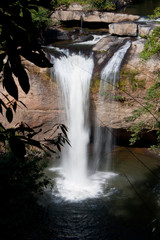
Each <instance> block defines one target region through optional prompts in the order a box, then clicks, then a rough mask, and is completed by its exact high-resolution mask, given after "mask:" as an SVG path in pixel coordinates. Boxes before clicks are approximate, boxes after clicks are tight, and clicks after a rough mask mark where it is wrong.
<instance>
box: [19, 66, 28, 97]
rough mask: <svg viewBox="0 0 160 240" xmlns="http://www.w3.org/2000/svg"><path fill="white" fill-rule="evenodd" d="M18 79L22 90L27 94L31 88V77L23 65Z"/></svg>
mask: <svg viewBox="0 0 160 240" xmlns="http://www.w3.org/2000/svg"><path fill="white" fill-rule="evenodd" d="M18 81H19V84H20V86H21V88H22V90H23V91H24V92H25V93H26V94H27V93H28V92H29V90H30V84H29V78H28V75H27V73H26V71H25V70H24V68H23V67H22V66H20V67H19V71H18Z"/></svg>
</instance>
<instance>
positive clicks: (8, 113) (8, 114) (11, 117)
mask: <svg viewBox="0 0 160 240" xmlns="http://www.w3.org/2000/svg"><path fill="white" fill-rule="evenodd" d="M6 118H7V120H8V122H9V123H11V122H12V120H13V112H12V109H11V108H10V107H9V108H7V110H6Z"/></svg>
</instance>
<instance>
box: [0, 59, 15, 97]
mask: <svg viewBox="0 0 160 240" xmlns="http://www.w3.org/2000/svg"><path fill="white" fill-rule="evenodd" d="M3 87H4V88H5V89H6V91H7V92H8V93H9V94H10V95H11V96H12V97H13V98H15V99H16V100H18V88H17V86H16V84H15V81H14V79H13V77H12V71H11V68H10V67H9V64H8V62H7V63H6V64H5V66H4V80H3Z"/></svg>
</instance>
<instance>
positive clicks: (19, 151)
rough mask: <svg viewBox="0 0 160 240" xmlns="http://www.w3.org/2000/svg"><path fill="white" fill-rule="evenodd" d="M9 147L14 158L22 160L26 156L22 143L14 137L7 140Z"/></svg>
mask: <svg viewBox="0 0 160 240" xmlns="http://www.w3.org/2000/svg"><path fill="white" fill-rule="evenodd" d="M9 145H10V148H11V150H12V152H13V153H14V155H15V156H16V157H20V158H23V157H24V156H25V154H26V148H25V144H24V142H23V141H22V140H21V139H20V138H19V137H16V136H13V137H11V138H10V139H9Z"/></svg>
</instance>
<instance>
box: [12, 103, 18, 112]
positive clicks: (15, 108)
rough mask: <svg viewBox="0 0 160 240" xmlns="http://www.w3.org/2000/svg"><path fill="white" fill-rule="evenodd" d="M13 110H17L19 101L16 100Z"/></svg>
mask: <svg viewBox="0 0 160 240" xmlns="http://www.w3.org/2000/svg"><path fill="white" fill-rule="evenodd" d="M13 110H14V111H15V112H16V110H17V102H14V104H13Z"/></svg>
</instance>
